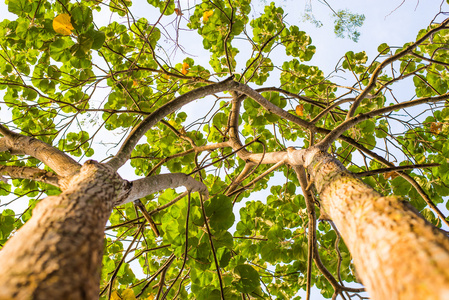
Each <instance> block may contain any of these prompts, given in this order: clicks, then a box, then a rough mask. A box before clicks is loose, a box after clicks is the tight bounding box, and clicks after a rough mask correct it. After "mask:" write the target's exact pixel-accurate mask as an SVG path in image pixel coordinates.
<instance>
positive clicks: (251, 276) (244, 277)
mask: <svg viewBox="0 0 449 300" xmlns="http://www.w3.org/2000/svg"><path fill="white" fill-rule="evenodd" d="M234 274H235V275H236V279H235V280H234V281H233V284H234V285H235V287H236V288H237V290H238V291H240V292H242V293H251V292H252V291H254V290H255V289H257V288H258V287H259V286H260V282H259V273H258V272H257V271H256V270H255V269H254V268H253V267H252V266H250V265H246V264H245V265H238V266H236V267H235V268H234Z"/></svg>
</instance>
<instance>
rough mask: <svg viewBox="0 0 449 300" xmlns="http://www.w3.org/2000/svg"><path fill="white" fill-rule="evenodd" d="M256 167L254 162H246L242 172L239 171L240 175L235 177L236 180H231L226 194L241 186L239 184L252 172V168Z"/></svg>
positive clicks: (228, 194)
mask: <svg viewBox="0 0 449 300" xmlns="http://www.w3.org/2000/svg"><path fill="white" fill-rule="evenodd" d="M254 167H255V164H254V163H246V164H245V166H244V167H243V170H242V172H240V173H239V175H238V176H237V177H236V178H234V180H233V181H232V182H231V184H230V185H229V187H228V190H227V191H226V195H227V196H230V195H231V194H232V192H233V191H234V190H235V189H236V188H237V187H238V186H239V184H240V183H241V182H242V181H243V180H245V178H246V177H247V175H248V174H250V172H251V170H252V169H253V168H254Z"/></svg>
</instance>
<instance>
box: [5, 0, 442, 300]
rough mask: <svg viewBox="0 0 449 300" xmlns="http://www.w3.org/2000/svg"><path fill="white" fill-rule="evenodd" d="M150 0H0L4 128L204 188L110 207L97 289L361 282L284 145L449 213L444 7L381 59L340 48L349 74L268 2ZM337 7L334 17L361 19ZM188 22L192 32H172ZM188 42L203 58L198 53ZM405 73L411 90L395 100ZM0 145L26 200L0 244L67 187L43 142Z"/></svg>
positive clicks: (221, 293)
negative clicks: (319, 54)
mask: <svg viewBox="0 0 449 300" xmlns="http://www.w3.org/2000/svg"><path fill="white" fill-rule="evenodd" d="M147 2H148V4H147V6H146V7H147V9H148V12H149V13H148V15H150V14H151V16H157V18H151V19H150V18H149V17H142V16H145V15H146V13H143V12H136V11H135V10H133V9H132V5H133V3H132V1H130V0H110V1H104V2H103V1H95V0H86V1H78V2H76V1H69V0H57V1H47V0H39V1H28V0H9V1H7V4H8V10H9V12H11V13H13V14H15V15H17V18H16V19H15V20H3V21H2V22H1V23H0V89H1V90H2V91H3V99H2V100H1V109H2V119H1V120H0V122H1V123H0V124H1V125H2V129H1V130H0V133H1V134H2V136H3V137H5V136H7V135H9V131H12V132H15V133H16V134H21V135H25V136H29V137H34V138H35V139H37V140H39V141H42V142H45V143H47V144H49V145H52V146H53V147H55V148H57V149H59V150H60V151H62V152H64V153H66V154H68V155H69V156H71V157H72V158H73V159H75V160H76V161H80V162H83V161H85V160H86V159H87V158H89V157H92V156H94V157H95V158H96V159H97V160H99V161H102V162H107V164H108V165H109V166H112V167H114V168H119V167H121V166H123V165H125V164H129V165H130V166H131V167H132V168H133V171H134V172H135V174H136V175H137V176H139V177H140V178H148V177H152V176H154V177H155V178H162V177H156V175H160V174H171V175H173V177H170V175H167V178H173V179H169V180H173V182H174V181H176V180H185V177H182V179H177V178H176V177H174V176H177V175H176V174H178V173H184V174H187V175H188V176H190V178H193V179H194V180H195V181H197V182H200V183H202V184H203V185H204V186H205V187H207V190H208V193H205V192H204V191H202V192H203V193H194V192H192V193H190V192H189V191H186V192H184V191H183V190H180V189H175V188H174V187H175V186H171V185H170V184H168V185H165V186H164V185H163V184H161V185H160V187H164V189H162V190H154V192H153V193H151V194H148V195H146V194H145V195H141V197H140V200H138V201H134V202H130V203H126V204H123V205H120V206H116V207H115V208H114V209H113V211H112V214H111V216H110V218H109V222H108V224H107V226H106V228H105V233H106V236H105V240H104V256H103V268H102V272H101V282H100V290H101V293H100V296H101V299H135V298H136V297H141V299H165V298H167V299H174V298H176V297H178V299H221V297H224V298H225V299H269V298H271V299H294V298H295V297H298V296H297V295H298V292H299V291H300V290H306V289H307V288H308V287H310V286H315V287H316V288H318V289H320V290H321V293H322V294H323V296H324V297H326V298H331V297H332V296H333V295H336V294H339V295H341V296H342V297H344V299H349V298H353V297H356V296H354V295H353V293H354V292H362V291H363V289H362V288H359V287H360V286H359V285H357V287H356V288H349V287H347V286H346V285H347V283H353V282H355V283H357V282H359V279H358V278H357V276H356V273H355V269H354V265H353V261H352V256H351V253H350V251H349V250H348V247H347V246H346V245H345V243H344V241H343V240H342V239H341V236H340V234H339V232H338V229H337V228H336V227H335V225H334V224H333V223H332V221H329V220H327V217H326V215H325V214H324V213H323V212H322V211H320V198H319V194H317V193H316V192H315V188H314V187H313V185H312V183H313V182H312V181H310V180H311V179H310V178H309V181H307V180H306V181H305V182H304V181H303V182H300V178H298V176H297V170H296V171H295V169H294V168H292V166H291V165H289V163H288V161H287V160H286V159H280V158H279V157H281V154H282V155H284V154H285V155H286V153H290V152H293V151H296V150H297V149H307V148H309V147H312V146H316V145H319V147H321V148H320V149H325V150H327V149H328V150H329V153H330V154H331V155H332V156H333V157H335V158H337V159H338V160H339V161H340V162H341V163H342V164H343V165H344V166H345V167H346V168H347V169H348V170H349V171H351V172H353V173H355V174H356V176H358V177H359V178H362V179H363V181H364V182H365V183H367V184H368V185H370V186H371V187H373V188H374V189H376V190H377V191H379V192H380V193H382V194H383V195H397V196H401V197H402V198H403V199H404V200H406V201H408V202H409V203H410V204H411V205H412V206H413V207H414V208H415V209H416V210H417V211H419V212H420V213H421V214H422V216H423V217H424V218H425V219H426V220H428V221H429V222H430V223H432V224H434V225H435V226H437V227H442V226H443V225H444V224H445V226H447V225H448V221H447V219H446V216H445V215H444V214H443V212H441V210H440V209H439V208H438V207H437V205H438V204H441V203H444V205H446V207H447V208H449V203H448V201H447V197H446V196H448V195H449V161H448V154H449V141H448V140H447V135H448V134H449V107H447V99H449V93H448V85H449V73H448V66H449V50H448V49H449V47H448V44H449V27H448V23H449V19H443V18H442V17H441V16H439V17H438V18H436V19H435V20H433V21H432V20H429V26H428V27H427V28H423V29H422V30H421V31H419V32H418V33H417V37H416V40H414V41H410V42H408V43H406V44H404V45H387V44H381V45H379V47H378V49H377V50H378V55H377V56H376V57H370V58H368V56H367V54H366V53H365V52H353V51H349V52H347V53H346V54H345V55H344V57H342V59H341V60H340V61H339V62H336V63H338V64H337V67H336V69H338V70H344V71H345V72H346V74H351V77H350V78H351V80H352V81H351V84H345V85H344V86H343V85H342V84H341V82H340V81H338V78H334V77H332V76H329V74H325V73H324V72H323V71H322V70H321V69H320V66H315V65H312V64H311V63H310V60H311V59H312V57H313V55H314V54H315V51H316V47H315V46H314V45H313V43H312V39H311V37H310V36H309V35H308V34H307V33H306V32H304V31H302V30H301V28H300V27H298V26H297V25H291V24H288V23H287V22H285V20H284V16H285V15H286V12H285V11H284V10H283V9H282V8H281V7H280V6H278V5H276V4H275V3H267V4H266V6H265V8H264V10H263V13H261V14H259V15H252V14H251V1H250V0H213V1H206V0H204V1H199V3H190V2H188V1H187V2H186V1H171V0H166V1H162V0H148V1H147ZM436 13H437V12H436ZM339 14H341V15H339V17H340V20H341V22H343V23H342V24H340V28H344V26H350V25H348V22H353V24H355V26H358V25H357V24H359V23H360V22H363V19H362V18H361V16H358V17H359V19H356V20H350V19H348V18H350V16H353V17H357V16H356V15H352V14H350V13H349V12H347V11H340V12H339ZM105 16H106V17H105ZM186 30H189V31H193V32H196V33H197V34H198V41H200V42H201V43H202V45H198V44H196V43H194V44H192V45H188V44H180V43H179V42H178V41H179V35H181V34H182V33H183V32H184V31H186ZM353 30H354V28H353ZM337 34H340V35H344V33H343V32H339V33H338V32H337ZM353 34H354V33H353ZM350 37H351V38H352V39H357V37H358V35H357V34H356V35H355V36H351V35H350ZM198 47H201V48H204V49H206V50H208V51H209V54H210V60H209V64H208V65H204V64H203V65H199V64H197V63H196V62H195V49H196V48H198ZM243 49H250V50H249V51H243ZM180 57H183V58H182V59H180ZM273 78H274V79H273ZM348 78H349V77H348ZM271 79H273V81H270V80H271ZM273 82H274V84H275V85H273ZM404 83H405V84H408V87H410V86H411V87H413V88H414V92H413V91H412V93H413V96H412V97H411V98H410V99H404V98H401V97H396V94H397V92H396V91H397V89H401V86H403V84H404ZM189 103H195V106H188V107H186V105H187V104H189ZM192 107H193V108H192ZM100 143H101V144H102V145H99V144H100ZM97 149H101V153H99V150H97ZM0 150H1V151H2V152H0V174H2V175H1V177H0V179H1V182H0V196H2V197H6V196H8V195H9V198H8V199H12V200H11V201H14V202H18V201H22V202H23V201H29V202H28V208H27V209H25V210H24V211H20V212H19V211H14V210H13V209H11V208H9V207H7V206H6V207H5V209H4V210H3V212H2V213H1V216H0V245H1V246H2V247H3V245H4V244H5V243H6V242H7V240H8V239H9V238H10V237H11V236H13V235H14V234H15V232H16V231H17V230H19V229H20V228H21V227H22V226H23V224H24V223H25V222H27V221H28V220H29V219H30V218H31V217H32V214H33V208H34V207H35V206H36V205H37V204H38V203H39V202H40V201H41V200H42V199H43V198H44V197H46V196H51V195H58V194H60V193H61V189H60V184H58V179H57V176H56V175H55V173H58V174H59V172H58V170H55V169H52V168H51V166H48V165H44V164H43V162H42V160H41V159H39V156H38V155H36V156H33V155H31V156H30V155H24V153H20V151H7V150H9V148H8V146H7V144H6V142H5V141H4V139H0ZM103 150H104V151H103ZM106 150H107V151H106ZM96 151H97V152H96ZM116 153H118V155H115V154H116ZM60 171H61V172H63V170H60ZM10 178H11V180H8V179H10ZM125 179H126V178H125ZM155 185H158V183H155ZM180 185H182V184H180ZM193 190H195V189H193ZM190 191H191V190H190ZM258 191H264V192H265V196H264V197H260V196H257V195H256V196H255V195H254V193H255V192H258ZM309 191H310V194H311V195H310V197H308V196H307V197H304V196H303V195H304V193H308V192H309ZM206 194H209V195H210V197H208V198H207V195H206ZM259 195H260V194H259ZM27 198H28V199H27ZM8 201H9V200H8ZM2 202H3V201H2ZM2 205H5V204H4V203H2ZM439 207H441V206H439ZM315 214H316V216H315ZM317 218H320V221H319V222H318V223H316V219H317ZM446 228H447V227H446ZM312 258H313V262H312ZM351 286H352V287H353V286H356V285H354V284H353V285H351ZM336 287H337V289H336Z"/></svg>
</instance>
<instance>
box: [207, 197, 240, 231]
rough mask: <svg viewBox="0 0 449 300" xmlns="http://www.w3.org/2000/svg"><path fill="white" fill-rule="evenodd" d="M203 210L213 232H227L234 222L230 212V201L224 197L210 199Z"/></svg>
mask: <svg viewBox="0 0 449 300" xmlns="http://www.w3.org/2000/svg"><path fill="white" fill-rule="evenodd" d="M204 208H205V211H206V216H208V217H209V221H210V226H211V228H213V229H214V230H227V229H228V228H230V227H231V226H232V225H233V224H234V221H235V216H234V213H233V212H232V199H231V198H229V197H226V196H225V195H216V196H214V197H212V198H210V199H209V200H208V201H207V202H206V203H205V204H204Z"/></svg>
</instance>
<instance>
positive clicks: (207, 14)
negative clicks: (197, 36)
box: [203, 10, 214, 23]
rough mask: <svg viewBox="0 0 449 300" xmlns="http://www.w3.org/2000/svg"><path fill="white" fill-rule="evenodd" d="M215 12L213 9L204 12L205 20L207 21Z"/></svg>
mask: <svg viewBox="0 0 449 300" xmlns="http://www.w3.org/2000/svg"><path fill="white" fill-rule="evenodd" d="M213 14H214V11H213V10H206V11H205V12H203V22H204V23H206V22H207V21H208V20H209V18H210V16H212V15H213Z"/></svg>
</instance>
